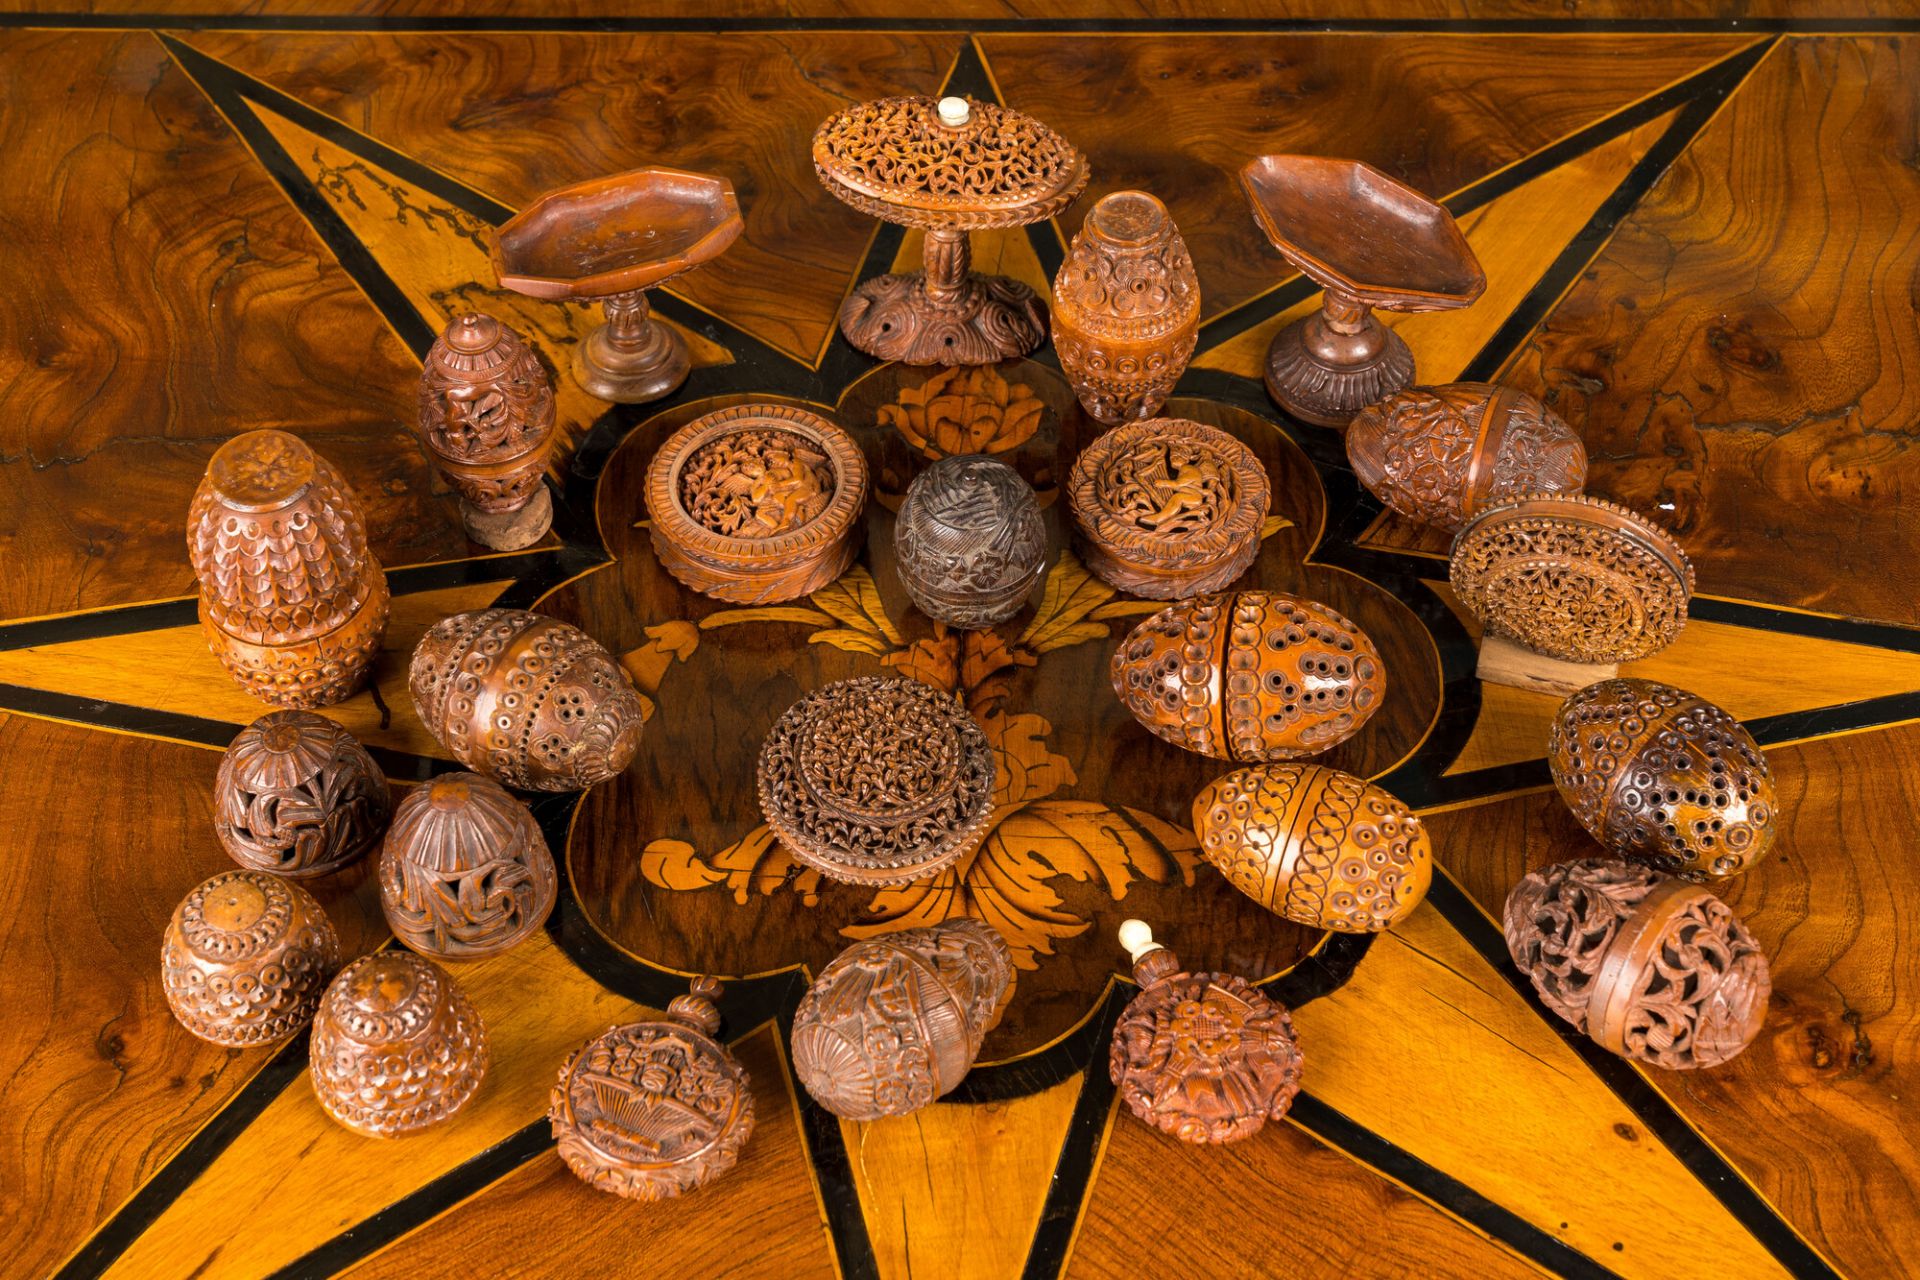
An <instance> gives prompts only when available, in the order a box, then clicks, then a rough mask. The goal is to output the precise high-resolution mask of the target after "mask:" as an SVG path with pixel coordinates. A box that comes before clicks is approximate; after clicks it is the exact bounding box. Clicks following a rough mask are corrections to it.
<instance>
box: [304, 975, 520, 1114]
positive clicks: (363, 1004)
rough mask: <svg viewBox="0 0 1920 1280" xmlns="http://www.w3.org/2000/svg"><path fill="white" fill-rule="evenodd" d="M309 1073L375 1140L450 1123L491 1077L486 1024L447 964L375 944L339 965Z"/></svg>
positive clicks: (316, 1026) (326, 1099) (325, 1101)
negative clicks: (370, 951)
mask: <svg viewBox="0 0 1920 1280" xmlns="http://www.w3.org/2000/svg"><path fill="white" fill-rule="evenodd" d="M309 1057H310V1059H311V1062H310V1066H309V1074H310V1075H311V1076H312V1078H313V1092H314V1095H315V1096H316V1097H318V1098H319V1099H320V1105H321V1106H322V1107H324V1108H326V1112H327V1114H328V1115H330V1116H332V1117H333V1118H334V1119H335V1120H337V1121H339V1122H340V1123H341V1124H343V1125H345V1126H346V1127H347V1128H349V1129H352V1130H353V1131H354V1132H355V1133H360V1134H365V1135H366V1136H367V1137H369V1138H396V1137H400V1136H402V1135H404V1134H409V1133H418V1132H419V1131H420V1130H422V1129H427V1128H431V1127H432V1126H433V1125H436V1124H440V1123H441V1122H443V1121H446V1120H449V1119H451V1118H452V1117H453V1115H454V1113H455V1112H457V1111H459V1110H460V1109H461V1108H462V1107H464V1106H466V1105H467V1103H468V1102H470V1101H472V1100H473V1095H474V1094H475V1092H477V1091H478V1090H479V1088H480V1081H481V1080H482V1079H484V1078H485V1077H486V1074H487V1064H488V1061H489V1053H488V1048H487V1030H486V1028H485V1027H484V1026H483V1025H481V1022H480V1015H479V1014H478V1013H476V1012H475V1011H474V1008H473V1002H472V1001H470V1000H468V999H467V993H466V992H464V991H462V990H461V989H460V985H459V984H458V983H456V982H455V981H454V980H453V979H452V978H451V977H450V976H448V974H447V971H446V970H445V969H442V968H441V967H440V966H439V965H437V964H435V963H433V962H432V961H431V960H426V959H423V958H421V957H420V956H417V955H415V954H413V952H411V951H376V952H374V953H373V954H372V955H369V956H361V957H360V958H359V959H358V960H355V961H354V962H353V963H352V964H350V965H348V966H347V967H346V968H344V969H342V970H341V971H340V976H339V977H337V978H335V979H334V980H333V985H332V986H330V987H328V988H327V994H326V996H325V997H324V998H323V999H322V1000H321V1001H320V1011H319V1013H317V1014H315V1015H314V1019H313V1046H312V1049H311V1051H310V1054H309Z"/></svg>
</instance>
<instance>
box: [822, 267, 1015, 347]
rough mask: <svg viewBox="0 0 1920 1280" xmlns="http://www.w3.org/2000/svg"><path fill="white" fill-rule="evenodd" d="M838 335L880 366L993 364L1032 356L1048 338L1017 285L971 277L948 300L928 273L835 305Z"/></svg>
mask: <svg viewBox="0 0 1920 1280" xmlns="http://www.w3.org/2000/svg"><path fill="white" fill-rule="evenodd" d="M840 332H842V333H844V334H845V335H846V337H847V341H848V342H850V343H852V344H853V345H854V346H855V347H857V348H858V349H860V350H861V351H864V352H866V353H867V354H868V355H870V356H872V357H874V358H875V359H877V360H898V361H900V362H901V363H903V364H962V365H976V364H994V363H996V362H998V361H1001V360H1009V359H1012V358H1013V357H1015V356H1024V355H1026V354H1027V353H1029V352H1031V351H1033V350H1034V349H1035V348H1037V347H1038V346H1039V345H1040V344H1041V343H1042V342H1044V341H1046V337H1047V307H1046V304H1045V303H1043V302H1041V301H1040V298H1039V296H1038V295H1037V294H1035V293H1034V291H1033V290H1032V289H1029V288H1028V287H1027V286H1026V285H1024V284H1021V283H1020V282H1019V281H1018V280H1009V279H1007V278H1005V277H1004V276H980V275H968V276H967V277H966V278H965V280H964V282H963V283H962V284H961V285H960V286H959V287H958V288H956V289H955V290H953V292H952V293H951V294H950V295H949V296H947V297H945V298H936V297H935V296H934V294H933V292H932V291H930V290H929V289H928V288H927V283H926V273H925V272H921V271H915V272H912V273H911V274H908V275H895V276H875V277H874V278H873V279H871V280H869V281H867V282H866V283H865V284H863V285H861V286H860V287H859V288H858V289H855V290H854V291H853V292H852V293H851V294H849V295H848V296H847V300H846V301H845V302H844V303H842V304H841V306H840Z"/></svg>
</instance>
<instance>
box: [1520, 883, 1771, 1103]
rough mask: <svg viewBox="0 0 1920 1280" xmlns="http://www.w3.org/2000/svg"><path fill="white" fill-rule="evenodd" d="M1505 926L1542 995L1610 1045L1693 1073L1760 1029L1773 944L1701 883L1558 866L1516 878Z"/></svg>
mask: <svg viewBox="0 0 1920 1280" xmlns="http://www.w3.org/2000/svg"><path fill="white" fill-rule="evenodd" d="M1505 924H1506V935H1507V950H1508V951H1509V952H1511V953H1512V955H1513V962H1514V963H1515V964H1517V965H1519V966H1520V969H1521V971H1522V972H1523V973H1525V974H1526V975H1527V976H1528V977H1530V978H1532V979H1533V989H1534V990H1535V991H1537V992H1539V994H1540V999H1541V1000H1542V1002H1544V1003H1545V1004H1546V1006H1547V1007H1548V1008H1549V1009H1552V1010H1553V1011H1554V1012H1555V1013H1557V1014H1559V1015H1560V1016H1561V1017H1563V1018H1565V1019H1566V1020H1567V1021H1568V1022H1571V1023H1572V1024H1573V1025H1574V1026H1575V1027H1578V1028H1579V1029H1580V1030H1582V1031H1584V1032H1586V1033H1587V1035H1589V1036H1590V1037H1592V1038H1593V1040H1594V1041H1595V1042H1596V1043H1597V1044H1599V1045H1601V1046H1602V1047H1603V1048H1605V1049H1607V1050H1608V1051H1609V1052H1612V1053H1617V1054H1620V1055H1622V1056H1623V1057H1628V1058H1633V1059H1636V1060H1638V1061H1640V1062H1646V1063H1651V1064H1652V1065H1654V1066H1656V1067H1667V1068H1671V1069H1673V1070H1681V1071H1684V1070H1688V1069H1691V1068H1694V1067H1712V1066H1717V1065H1719V1064H1720V1063H1722V1062H1725V1061H1727V1060H1728V1059H1729V1058H1732V1057H1734V1056H1735V1055H1736V1054H1738V1053H1740V1051H1741V1050H1743V1049H1745V1048H1746V1047H1747V1046H1748V1045H1749V1044H1751V1043H1753V1038H1754V1037H1755V1036H1757V1035H1758V1034H1760V1025H1761V1023H1762V1022H1763V1021H1764V1020H1765V1018H1766V1013H1767V997H1768V996H1769V995H1770V994H1771V993H1772V991H1773V978H1772V974H1771V971H1770V968H1769V966H1768V964H1767V957H1766V953H1765V952H1764V951H1762V950H1761V949H1760V944H1759V943H1758V942H1756V941H1755V940H1754V937H1753V934H1751V933H1750V932H1748V930H1747V927H1746V925H1744V924H1742V923H1741V922H1740V919H1739V917H1738V916H1736V915H1734V914H1733V912H1732V910H1731V909H1729V908H1728V906H1727V904H1726V903H1724V902H1722V901H1720V899H1718V898H1716V897H1714V896H1713V894H1711V893H1709V892H1707V890H1705V889H1703V888H1700V887H1699V886H1697V885H1692V884H1688V883H1687V882H1686V881H1684V880H1679V879H1676V878H1674V877H1671V876H1665V875H1662V874H1661V873H1659V872H1658V871H1653V870H1650V869H1648V868H1646V867H1638V866H1634V865H1633V864H1631V863H1626V862H1614V861H1607V860H1603V859H1599V858H1583V859H1581V860H1580V861H1578V862H1561V863H1555V864H1554V865H1553V866H1550V867H1545V868H1542V869H1541V870H1539V871H1533V872H1529V873H1528V874H1527V875H1526V876H1525V877H1524V878H1522V879H1521V881H1520V883H1519V884H1517V885H1515V886H1514V889H1513V892H1512V893H1511V894H1509V895H1508V896H1507V907H1506V913H1505Z"/></svg>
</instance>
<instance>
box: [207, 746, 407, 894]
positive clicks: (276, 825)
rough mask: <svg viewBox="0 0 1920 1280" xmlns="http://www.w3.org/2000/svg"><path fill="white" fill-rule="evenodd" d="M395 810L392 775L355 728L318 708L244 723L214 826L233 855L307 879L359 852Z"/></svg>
mask: <svg viewBox="0 0 1920 1280" xmlns="http://www.w3.org/2000/svg"><path fill="white" fill-rule="evenodd" d="M392 813H393V800H392V798H391V797H390V796H389V795H388V793H387V780H386V778H384V777H383V776H381V773H380V769H379V766H377V765H375V764H374V763H373V757H372V756H370V755H368V754H367V749H366V748H365V747H363V746H361V745H360V744H359V743H358V742H357V741H355V740H354V737H353V735H352V734H350V733H348V732H347V731H346V730H345V729H342V728H341V727H340V726H339V725H337V724H335V723H334V722H333V721H331V720H329V719H327V718H326V717H325V716H321V715H315V714H314V713H313V712H311V711H275V712H271V713H269V714H267V715H264V716H261V717H260V718H259V719H258V720H255V721H254V722H253V723H252V724H250V725H248V726H247V727H246V728H244V729H242V730H241V731H240V735H239V736H238V737H236V738H235V739H234V740H233V744H232V745H231V746H229V747H228V748H227V753H226V755H225V756H223V757H221V760H220V773H219V775H218V776H217V777H216V778H215V779H214V783H213V829H214V833H215V834H216V835H218V836H219V837H220V843H221V844H223V845H225V846H226V849H227V852H228V853H229V854H231V855H233V860H234V861H235V862H237V863H239V864H240V865H241V866H243V867H250V868H252V869H253V870H255V871H271V872H273V873H274V874H275V875H282V876H292V877H295V878H300V879H304V878H306V877H309V876H324V875H327V874H328V873H330V872H334V871H338V870H339V869H340V868H342V867H344V866H346V865H348V864H349V863H352V862H355V861H357V860H358V859H359V858H360V857H361V855H363V854H365V853H366V852H367V850H369V849H371V848H373V846H374V845H376V844H378V843H380V835H381V833H382V832H383V831H385V830H386V829H387V819H388V818H389V817H390V816H391V815H392Z"/></svg>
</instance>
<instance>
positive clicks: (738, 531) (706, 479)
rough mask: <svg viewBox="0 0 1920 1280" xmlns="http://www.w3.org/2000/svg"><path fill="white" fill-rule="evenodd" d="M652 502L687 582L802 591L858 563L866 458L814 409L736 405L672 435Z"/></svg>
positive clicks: (756, 597)
mask: <svg viewBox="0 0 1920 1280" xmlns="http://www.w3.org/2000/svg"><path fill="white" fill-rule="evenodd" d="M646 503H647V516H648V519H649V520H650V521H651V522H652V523H651V528H650V531H649V537H650V538H651V540H652V542H653V550H654V554H655V555H657V556H658V557H659V558H660V564H661V565H662V567H664V568H665V569H666V571H667V572H668V573H670V574H672V575H673V576H674V577H675V578H676V579H678V580H679V581H680V582H681V583H682V584H683V585H685V586H687V587H690V588H692V589H693V590H695V591H699V592H702V593H703V594H706V595H709V596H712V597H713V598H714V599H716V600H729V601H732V602H733V603H735V604H766V603H769V602H772V601H778V600H793V599H797V598H798V597H800V596H804V595H807V594H809V593H810V592H814V591H818V590H819V589H820V588H821V587H824V586H826V585H827V584H828V583H830V582H832V581H833V580H834V579H835V578H838V577H839V576H840V575H841V574H843V573H845V572H846V571H847V566H849V565H851V564H852V563H853V557H854V555H855V554H856V553H858V551H859V550H860V539H861V537H862V534H863V532H864V529H865V525H864V523H863V522H862V520H861V518H860V517H861V513H862V512H864V511H865V510H866V505H867V463H866V459H865V458H864V457H863V456H862V455H861V453H860V447H859V446H858V445H856V444H855V443H854V441H853V437H852V436H850V435H848V434H847V433H846V432H845V431H844V430H842V429H841V428H840V427H838V426H836V425H834V424H833V423H831V422H829V421H827V419H825V418H823V417H821V416H820V415H819V414H817V413H809V412H808V411H807V410H805V409H796V408H792V407H790V406H787V405H779V404H743V405H735V406H733V407H732V408H727V409H716V410H715V411H714V412H712V413H709V414H707V415H705V416H704V417H701V418H696V419H695V420H694V421H692V422H690V423H688V424H687V425H686V426H684V427H682V428H680V429H679V430H678V431H676V432H674V433H673V434H672V435H671V436H669V437H667V440H666V443H664V444H662V445H661V446H660V449H659V451H658V452H657V453H655V454H654V456H653V461H652V462H651V463H650V464H649V465H648V467H647V481H646Z"/></svg>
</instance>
